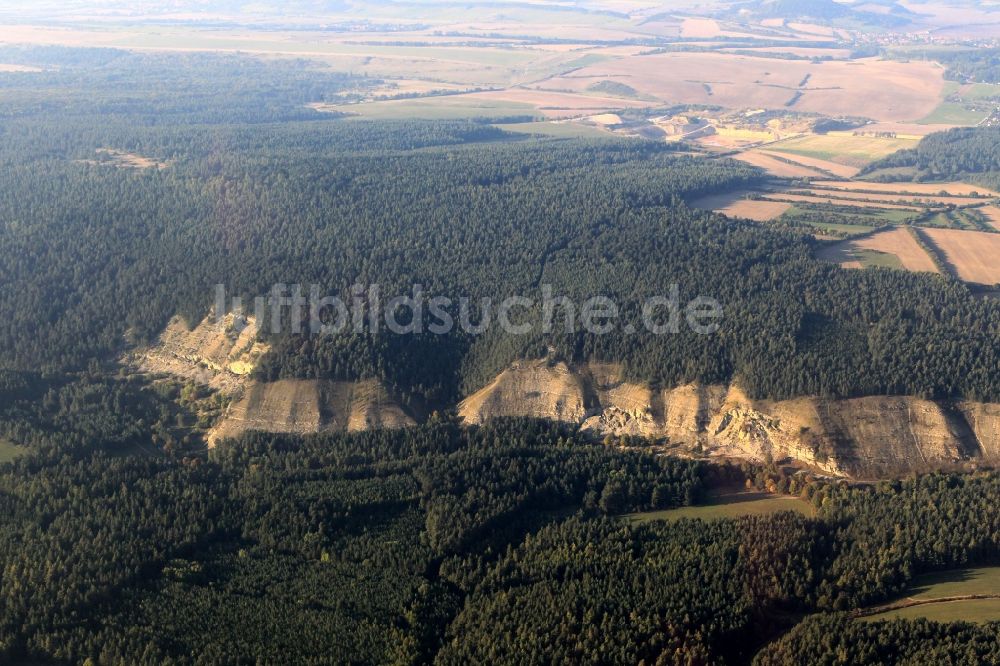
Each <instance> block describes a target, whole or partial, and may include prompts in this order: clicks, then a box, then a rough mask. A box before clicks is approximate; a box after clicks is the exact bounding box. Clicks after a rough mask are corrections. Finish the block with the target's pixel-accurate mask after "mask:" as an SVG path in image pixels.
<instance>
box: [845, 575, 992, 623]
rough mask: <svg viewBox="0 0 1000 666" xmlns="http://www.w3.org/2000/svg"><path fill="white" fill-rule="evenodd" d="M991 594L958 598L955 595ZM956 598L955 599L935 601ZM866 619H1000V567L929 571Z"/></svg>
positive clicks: (987, 620)
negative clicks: (932, 572)
mask: <svg viewBox="0 0 1000 666" xmlns="http://www.w3.org/2000/svg"><path fill="white" fill-rule="evenodd" d="M976 596H978V597H989V598H978V599H955V597H976ZM937 599H953V600H951V601H934V600H937ZM885 608H886V610H884V611H882V612H877V613H873V614H870V615H866V616H865V617H864V620H865V621H880V620H894V619H908V620H909V619H916V618H925V619H928V620H932V621H935V622H958V621H966V622H990V621H996V620H1000V568H998V567H983V568H977V569H961V570H957V571H944V572H939V573H934V574H928V575H926V576H921V577H919V578H917V579H916V580H915V581H914V582H913V585H912V586H911V587H910V594H909V596H907V597H905V598H904V599H901V600H898V601H896V602H893V603H892V604H887V605H886V607H885Z"/></svg>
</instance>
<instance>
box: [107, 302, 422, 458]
mask: <svg viewBox="0 0 1000 666" xmlns="http://www.w3.org/2000/svg"><path fill="white" fill-rule="evenodd" d="M267 349H268V347H267V345H265V344H263V343H261V342H259V341H258V340H257V325H256V321H255V320H254V318H253V317H246V318H243V317H241V316H234V315H233V314H228V315H226V316H225V317H224V318H223V319H222V320H216V318H215V317H214V316H213V315H209V316H208V317H206V318H205V319H204V320H203V321H201V322H200V323H199V324H198V325H197V326H195V327H194V328H193V329H190V330H189V329H188V327H187V325H186V324H185V323H184V321H183V320H181V319H180V318H178V317H175V318H174V319H173V320H171V321H170V323H169V324H168V325H167V328H166V329H165V330H164V331H163V333H162V334H160V337H159V338H158V339H157V341H156V344H154V345H153V346H152V347H150V348H148V349H144V350H138V351H135V352H132V353H131V354H129V355H127V356H126V357H125V358H124V359H123V361H124V362H125V363H127V364H128V365H131V366H133V367H135V368H137V369H138V370H140V371H141V372H146V373H150V374H155V375H170V376H172V377H176V378H180V379H184V380H188V381H193V382H196V383H199V384H203V385H205V386H208V387H210V388H212V389H215V390H217V391H220V392H222V393H224V394H226V395H229V396H231V397H232V403H231V404H230V406H229V409H228V410H227V411H226V413H225V415H224V416H223V418H222V420H221V421H220V422H219V423H218V424H216V426H215V428H213V429H212V431H211V432H210V433H209V434H208V444H209V446H213V445H214V444H215V443H216V442H217V441H218V440H220V439H223V438H225V437H235V436H237V435H239V434H240V433H243V432H245V431H248V430H261V431H264V432H290V433H301V434H306V433H318V432H324V431H327V430H351V431H354V430H365V429H367V428H375V427H386V428H397V427H403V426H407V425H413V424H414V423H415V422H414V420H413V419H412V418H411V417H410V416H409V415H407V414H406V413H405V412H404V411H403V409H402V408H401V407H400V406H399V404H398V402H397V401H396V400H395V399H393V397H392V396H390V395H389V392H388V391H387V390H386V388H385V387H384V386H383V385H382V384H380V383H379V382H377V381H374V380H365V381H358V382H333V381H322V380H310V379H284V380H281V381H277V382H271V383H263V382H258V381H254V380H252V379H251V378H250V375H251V373H252V372H253V369H254V367H255V366H256V363H257V360H258V359H259V358H260V356H261V355H262V354H263V353H265V352H266V351H267Z"/></svg>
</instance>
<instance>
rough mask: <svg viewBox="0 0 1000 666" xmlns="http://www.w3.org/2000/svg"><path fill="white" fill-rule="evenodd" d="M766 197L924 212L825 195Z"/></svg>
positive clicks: (783, 193)
mask: <svg viewBox="0 0 1000 666" xmlns="http://www.w3.org/2000/svg"><path fill="white" fill-rule="evenodd" d="M765 196H769V197H774V198H776V199H783V200H785V201H800V202H802V203H813V204H833V205H835V206H855V207H857V208H879V209H882V210H910V211H914V212H920V211H923V210H924V209H923V208H920V207H918V206H904V205H902V204H892V203H882V202H869V201H858V200H856V199H846V198H838V197H835V196H833V197H830V196H825V195H815V196H812V195H807V194H787V193H785V192H780V193H777V194H768V195H765Z"/></svg>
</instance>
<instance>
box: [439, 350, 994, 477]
mask: <svg viewBox="0 0 1000 666" xmlns="http://www.w3.org/2000/svg"><path fill="white" fill-rule="evenodd" d="M459 414H460V416H461V417H462V418H463V419H464V420H465V421H466V422H468V423H481V422H483V421H485V420H487V419H490V418H493V417H498V416H532V417H538V418H549V419H554V420H559V421H564V422H570V423H577V424H579V425H581V427H582V428H583V429H584V430H586V431H588V432H591V433H593V434H594V435H595V436H597V437H603V436H607V435H611V436H621V435H640V436H644V437H652V438H659V439H666V440H668V441H669V442H671V443H675V444H681V445H684V446H686V447H692V448H698V449H700V450H703V451H705V452H708V453H711V454H716V455H729V456H735V457H743V458H749V459H753V460H759V461H780V460H783V459H786V458H787V459H792V460H795V461H798V462H800V463H802V464H805V465H808V466H810V467H813V468H815V469H818V470H822V471H825V472H827V473H830V474H837V475H844V476H852V477H858V478H878V477H883V476H889V475H898V474H903V473H907V472H911V471H924V470H928V469H936V468H943V467H949V466H953V465H968V464H977V463H989V464H992V463H1000V405H996V404H986V403H971V402H963V403H947V402H935V401H930V400H922V399H919V398H913V397H906V396H873V397H865V398H856V399H849V400H834V399H826V398H818V397H806V398H798V399H795V400H784V401H767V400H752V399H750V398H749V397H748V396H747V395H746V394H744V393H743V392H742V391H741V390H740V389H739V388H738V387H735V386H729V387H727V386H703V385H694V384H692V385H687V386H681V387H676V388H670V389H664V390H654V389H652V388H650V387H648V386H644V385H639V384H632V383H628V382H625V381H623V380H622V377H621V371H620V369H619V368H617V367H616V366H613V365H598V364H589V365H584V366H575V367H571V366H569V365H567V364H566V363H563V362H560V361H551V360H540V361H522V362H520V363H517V364H514V365H513V366H511V367H510V368H508V369H507V370H505V371H504V372H503V373H501V374H500V375H499V376H498V377H497V378H496V379H495V380H494V381H493V382H491V383H490V385H488V386H486V387H484V388H483V389H482V390H480V391H478V392H476V393H475V394H474V395H472V396H470V397H469V398H467V399H466V400H465V401H464V402H462V404H461V405H460V406H459Z"/></svg>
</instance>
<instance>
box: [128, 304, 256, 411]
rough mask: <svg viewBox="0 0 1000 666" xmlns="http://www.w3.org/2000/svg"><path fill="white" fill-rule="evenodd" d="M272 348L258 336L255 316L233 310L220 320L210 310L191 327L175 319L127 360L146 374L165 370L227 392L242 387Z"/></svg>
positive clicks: (166, 372) (167, 372) (179, 319)
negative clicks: (146, 345) (258, 360)
mask: <svg viewBox="0 0 1000 666" xmlns="http://www.w3.org/2000/svg"><path fill="white" fill-rule="evenodd" d="M267 350H268V346H267V345H266V344H264V343H262V342H260V341H258V340H257V322H256V320H255V319H254V318H253V317H244V316H242V315H237V314H233V313H229V314H227V315H226V316H225V317H223V318H222V319H221V320H217V319H216V317H215V315H212V314H210V315H209V316H207V317H205V319H203V320H202V321H201V322H200V323H199V324H198V325H197V326H195V327H194V328H191V329H189V328H188V326H187V324H186V323H185V321H184V320H183V319H182V318H180V317H174V318H173V319H171V320H170V323H168V324H167V327H166V329H164V331H163V333H161V334H160V336H159V338H157V340H156V343H155V344H154V345H153V346H152V347H150V348H148V349H143V350H140V351H136V352H133V353H131V354H129V355H128V356H126V357H125V358H124V359H123V361H124V362H125V363H126V364H128V365H131V366H133V367H136V368H138V369H139V370H140V371H142V372H148V373H150V374H167V375H172V376H174V377H179V378H182V379H187V380H190V381H194V382H197V383H199V384H204V385H206V386H209V387H211V388H213V389H216V390H218V391H222V392H224V393H233V392H235V391H238V390H239V389H240V388H241V387H242V386H243V385H244V384H245V383H246V382H247V381H248V378H249V375H250V373H251V372H253V369H254V367H255V365H256V363H257V359H258V358H260V356H261V355H262V354H264V353H265V352H266V351H267Z"/></svg>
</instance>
